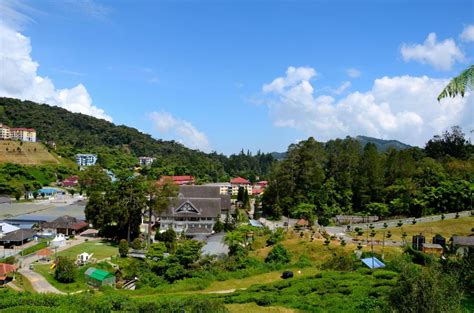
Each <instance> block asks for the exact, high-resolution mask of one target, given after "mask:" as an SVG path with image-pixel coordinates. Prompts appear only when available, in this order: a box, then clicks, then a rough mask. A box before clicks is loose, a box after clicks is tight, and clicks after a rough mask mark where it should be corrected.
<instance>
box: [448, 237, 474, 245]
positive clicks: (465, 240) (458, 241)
mask: <svg viewBox="0 0 474 313" xmlns="http://www.w3.org/2000/svg"><path fill="white" fill-rule="evenodd" d="M453 245H454V246H468V247H474V236H453Z"/></svg>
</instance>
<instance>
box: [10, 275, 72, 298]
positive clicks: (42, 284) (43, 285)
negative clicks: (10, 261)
mask: <svg viewBox="0 0 474 313" xmlns="http://www.w3.org/2000/svg"><path fill="white" fill-rule="evenodd" d="M19 272H20V273H21V274H22V275H23V276H24V277H25V278H26V279H28V280H29V281H30V283H31V286H32V287H33V289H34V290H35V291H36V292H38V293H57V294H62V295H64V294H65V293H64V292H62V291H59V290H58V289H56V288H55V287H53V286H52V285H51V284H50V283H49V282H48V281H47V280H46V279H45V278H44V277H43V276H41V275H40V274H38V273H36V272H33V271H32V270H28V269H21V270H19Z"/></svg>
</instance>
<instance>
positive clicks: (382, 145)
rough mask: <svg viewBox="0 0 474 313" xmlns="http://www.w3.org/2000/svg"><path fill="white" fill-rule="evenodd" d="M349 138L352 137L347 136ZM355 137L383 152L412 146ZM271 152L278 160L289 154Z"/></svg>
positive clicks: (393, 141)
mask: <svg viewBox="0 0 474 313" xmlns="http://www.w3.org/2000/svg"><path fill="white" fill-rule="evenodd" d="M347 138H351V137H347ZM354 139H355V140H357V141H358V142H359V143H360V145H361V146H362V147H365V145H366V144H368V143H373V144H374V145H375V147H376V148H377V150H379V151H381V152H385V151H387V150H388V149H390V148H393V149H395V150H403V149H408V148H411V146H410V145H407V144H405V143H403V142H400V141H398V140H385V139H379V138H374V137H368V136H356V137H355V138H354ZM323 144H324V143H323ZM271 154H272V156H273V157H274V158H275V159H276V160H283V159H284V158H286V155H287V153H286V152H272V153H271Z"/></svg>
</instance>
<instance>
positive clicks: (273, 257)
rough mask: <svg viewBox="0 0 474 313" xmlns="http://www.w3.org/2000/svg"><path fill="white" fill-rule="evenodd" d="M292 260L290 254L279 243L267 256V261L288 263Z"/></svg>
mask: <svg viewBox="0 0 474 313" xmlns="http://www.w3.org/2000/svg"><path fill="white" fill-rule="evenodd" d="M289 262H290V254H289V252H288V250H286V249H285V247H283V246H282V245H281V244H277V245H276V246H275V247H274V248H273V249H272V251H270V253H269V254H268V255H267V257H266V258H265V263H279V264H286V263H289Z"/></svg>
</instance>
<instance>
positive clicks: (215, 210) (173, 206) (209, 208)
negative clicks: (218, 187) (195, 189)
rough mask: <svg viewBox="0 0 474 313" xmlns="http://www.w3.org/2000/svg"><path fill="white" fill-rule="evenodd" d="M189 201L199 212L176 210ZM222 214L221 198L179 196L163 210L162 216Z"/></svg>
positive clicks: (209, 215)
mask: <svg viewBox="0 0 474 313" xmlns="http://www.w3.org/2000/svg"><path fill="white" fill-rule="evenodd" d="M186 202H189V203H190V204H191V205H192V207H194V208H196V209H197V210H198V211H199V213H192V212H178V213H176V210H177V209H178V208H180V207H181V206H182V205H183V204H185V203H186ZM219 214H221V199H220V198H177V199H173V200H172V201H171V202H170V205H169V207H168V210H166V211H165V212H163V213H162V214H161V216H174V217H216V216H218V215H219Z"/></svg>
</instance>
